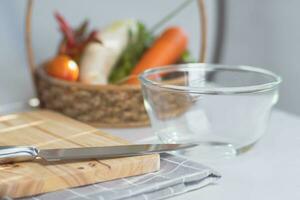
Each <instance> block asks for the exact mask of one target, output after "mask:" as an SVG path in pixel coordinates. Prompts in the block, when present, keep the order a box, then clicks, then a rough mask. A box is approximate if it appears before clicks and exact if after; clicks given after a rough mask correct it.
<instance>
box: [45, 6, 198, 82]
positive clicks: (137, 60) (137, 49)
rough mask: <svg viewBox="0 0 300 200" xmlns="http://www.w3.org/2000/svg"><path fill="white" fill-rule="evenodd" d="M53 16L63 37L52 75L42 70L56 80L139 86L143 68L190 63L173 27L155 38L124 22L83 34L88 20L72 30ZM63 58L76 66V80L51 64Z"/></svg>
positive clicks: (184, 40)
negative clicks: (77, 74)
mask: <svg viewBox="0 0 300 200" xmlns="http://www.w3.org/2000/svg"><path fill="white" fill-rule="evenodd" d="M180 9H182V8H180ZM177 10H178V9H177ZM176 12H177V11H176ZM176 12H175V11H173V12H172V13H171V14H169V15H167V17H165V18H164V19H163V20H162V21H163V22H165V21H166V20H167V19H169V18H170V17H171V16H174V14H175V13H176ZM55 17H56V19H57V21H58V23H59V26H60V30H61V32H62V33H63V35H64V38H63V40H62V42H61V44H60V47H59V51H58V56H57V57H55V58H54V59H53V60H51V61H50V62H49V63H52V64H51V65H54V64H56V65H58V66H52V67H51V68H52V71H55V72H56V73H51V70H49V68H50V67H47V70H46V71H47V72H48V74H49V75H51V76H54V77H56V78H61V79H64V80H72V81H76V80H79V81H81V82H83V83H85V84H119V83H125V84H139V81H138V79H137V76H138V75H139V74H140V73H142V72H143V71H144V70H146V69H149V68H153V67H157V66H162V65H170V64H175V63H185V62H193V59H191V56H190V53H189V51H188V50H187V43H188V37H187V35H186V34H185V32H184V30H183V29H182V28H180V27H177V26H173V27H169V28H167V29H166V30H165V31H164V32H163V33H162V34H161V35H160V36H159V37H157V38H155V36H154V35H153V29H152V30H151V31H149V30H148V29H147V27H146V26H145V25H144V24H143V23H141V22H139V21H137V20H134V19H126V20H120V21H116V22H114V23H112V24H111V25H108V26H107V27H105V28H104V29H102V30H94V31H91V32H90V33H89V34H87V33H86V29H87V26H88V21H85V22H84V23H82V24H81V25H80V27H79V28H77V29H75V30H73V29H71V27H70V26H69V24H68V23H67V22H66V20H65V19H64V18H63V17H62V16H61V15H60V14H58V13H55ZM161 23H162V22H159V23H158V24H160V25H161ZM154 27H157V26H154ZM64 56H65V57H67V58H68V59H70V60H72V61H74V62H76V63H78V64H79V67H77V72H78V70H79V78H78V76H77V77H76V78H75V77H73V78H72V79H70V78H69V77H66V76H64V74H62V73H63V70H64V69H67V68H66V67H65V66H66V65H64V64H61V62H54V61H55V60H57V59H58V60H60V59H61V58H60V57H64ZM78 68H79V69H78ZM58 69H61V70H58ZM58 72H60V73H58Z"/></svg>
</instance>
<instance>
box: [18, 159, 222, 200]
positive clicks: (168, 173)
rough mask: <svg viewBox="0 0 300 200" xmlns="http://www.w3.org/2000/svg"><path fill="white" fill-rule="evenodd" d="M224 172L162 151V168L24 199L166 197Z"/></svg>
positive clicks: (182, 191) (73, 199) (74, 199)
mask: <svg viewBox="0 0 300 200" xmlns="http://www.w3.org/2000/svg"><path fill="white" fill-rule="evenodd" d="M220 177H221V176H220V175H219V174H218V173H217V172H215V171H213V170H212V169H210V168H208V167H206V166H203V165H201V164H199V163H196V162H193V161H190V160H188V159H186V158H183V157H179V156H174V155H171V154H161V169H160V170H159V171H158V172H154V173H149V174H145V175H141V176H135V177H129V178H123V179H118V180H114V181H108V182H103V183H97V184H92V185H88V186H84V187H77V188H70V189H66V190H61V191H56V192H51V193H46V194H42V195H38V196H34V197H29V198H24V200H25V199H26V200H29V199H32V200H54V199H55V200H56V199H64V200H79V199H91V200H94V199H99V200H104V199H105V200H119V199H124V200H129V199H130V200H140V199H143V200H145V199H151V200H156V199H165V198H168V197H172V196H175V195H179V194H182V193H185V192H188V191H191V190H195V189H199V188H201V187H204V186H207V185H209V184H213V183H215V182H216V181H217V180H218V179H219V178H220Z"/></svg>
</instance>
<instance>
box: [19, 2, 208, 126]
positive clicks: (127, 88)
mask: <svg viewBox="0 0 300 200" xmlns="http://www.w3.org/2000/svg"><path fill="white" fill-rule="evenodd" d="M203 1H204V0H198V5H199V13H200V15H199V16H200V21H201V33H202V34H201V36H202V38H201V39H202V42H201V50H200V62H204V60H205V52H206V51H205V50H206V13H205V6H204V2H203ZM32 10H33V0H28V4H27V14H26V31H25V33H26V48H27V55H28V62H29V66H30V70H31V73H32V77H33V80H34V83H35V86H36V87H35V88H36V92H37V96H38V98H39V100H40V106H41V107H42V108H47V109H52V110H55V111H58V112H60V113H63V114H65V115H67V116H70V117H72V118H75V119H77V120H80V121H83V122H86V123H89V124H92V125H94V126H96V127H139V126H146V125H148V124H149V119H148V116H147V113H146V111H145V108H144V104H143V96H142V92H141V87H140V86H134V85H88V84H83V83H80V82H68V81H64V80H60V79H56V78H53V77H50V76H48V75H47V74H46V73H45V70H44V67H43V65H41V66H39V67H36V65H35V63H34V56H33V49H32V38H31V18H32ZM168 101H169V102H167V103H168V104H169V105H173V107H172V109H173V111H174V112H173V114H174V113H177V114H178V113H180V112H181V111H182V109H183V107H182V105H180V104H178V100H176V98H173V97H170V100H168ZM172 102H174V104H172ZM176 110H177V111H178V112H175V111H176ZM180 110H181V111H180ZM173 114H172V115H173Z"/></svg>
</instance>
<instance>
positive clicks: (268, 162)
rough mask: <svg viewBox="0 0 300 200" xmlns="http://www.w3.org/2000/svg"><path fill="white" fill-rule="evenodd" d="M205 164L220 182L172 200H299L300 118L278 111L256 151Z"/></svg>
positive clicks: (137, 136) (145, 133)
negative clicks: (217, 176) (217, 172)
mask: <svg viewBox="0 0 300 200" xmlns="http://www.w3.org/2000/svg"><path fill="white" fill-rule="evenodd" d="M104 130H105V131H106V132H110V133H112V134H115V135H118V136H121V137H123V138H127V139H129V140H131V141H134V142H141V141H147V139H149V138H153V134H152V131H151V128H136V129H104ZM199 156H200V155H199ZM199 160H200V157H199ZM203 164H206V165H208V166H211V167H212V168H214V169H216V170H217V171H219V172H220V173H221V175H222V179H221V180H220V181H219V183H218V184H216V185H211V186H208V187H206V188H202V189H199V190H196V191H192V192H189V193H186V194H183V195H180V196H176V197H173V198H172V199H173V200H187V199H191V200H194V199H195V200H196V199H209V200H216V199H228V200H235V199H237V200H239V199H243V200H247V199H272V200H277V199H278V200H279V199H280V200H282V199H289V200H290V199H300V117H298V116H295V115H292V114H288V113H285V112H283V111H279V110H275V111H273V114H272V117H271V120H270V126H269V129H268V131H267V133H266V134H265V136H264V137H263V138H262V139H261V140H260V141H259V142H258V143H257V144H256V146H254V147H253V149H251V150H250V151H248V152H246V153H244V154H242V155H239V156H237V157H234V158H230V159H227V160H222V161H213V162H209V163H203Z"/></svg>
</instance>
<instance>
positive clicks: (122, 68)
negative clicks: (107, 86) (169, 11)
mask: <svg viewBox="0 0 300 200" xmlns="http://www.w3.org/2000/svg"><path fill="white" fill-rule="evenodd" d="M129 34H130V33H129ZM153 38H154V37H153V36H152V35H151V34H150V32H149V31H148V30H147V29H146V27H145V25H144V24H142V23H138V35H137V39H135V40H134V41H133V40H132V41H131V42H130V43H129V45H128V46H127V48H126V49H125V51H124V52H123V54H122V55H121V57H120V58H119V60H118V62H117V63H116V65H115V67H114V69H113V70H112V72H111V74H110V76H109V83H117V82H119V81H121V80H122V79H124V78H126V77H127V76H128V75H129V74H130V72H131V71H132V69H133V68H134V67H135V65H136V64H137V62H138V61H139V59H140V58H141V56H142V55H143V53H144V52H145V50H146V49H147V48H148V47H149V46H150V44H151V43H152V42H153Z"/></svg>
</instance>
